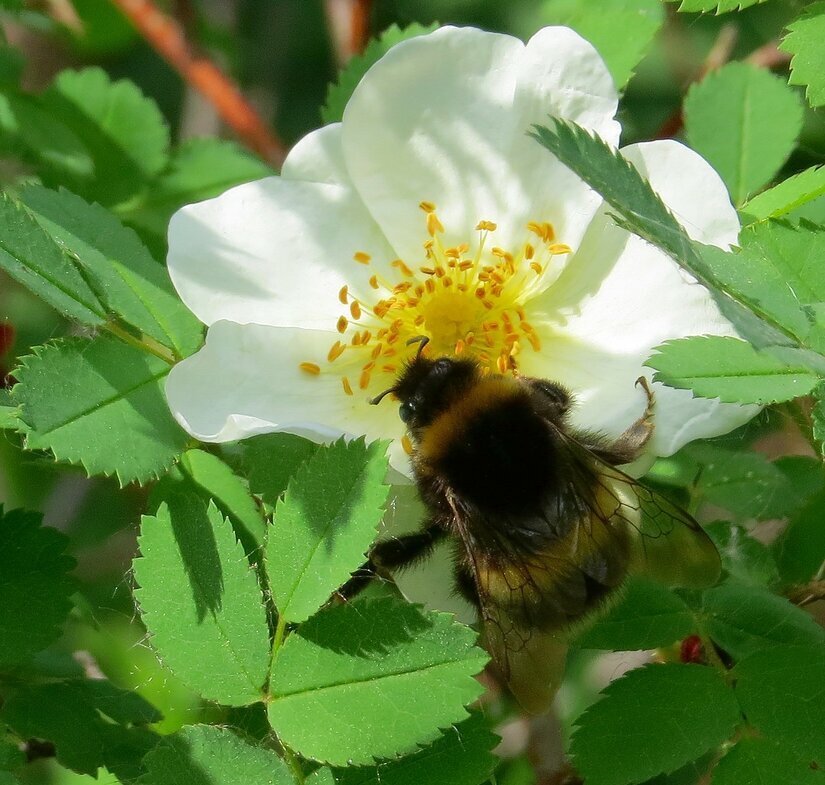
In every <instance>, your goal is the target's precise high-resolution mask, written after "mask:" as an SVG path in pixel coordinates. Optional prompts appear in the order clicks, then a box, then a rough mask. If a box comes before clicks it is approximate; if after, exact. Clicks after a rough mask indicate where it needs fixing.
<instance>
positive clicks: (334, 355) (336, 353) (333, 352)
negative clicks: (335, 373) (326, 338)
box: [327, 341, 347, 362]
mask: <svg viewBox="0 0 825 785" xmlns="http://www.w3.org/2000/svg"><path fill="white" fill-rule="evenodd" d="M346 348H347V347H346V346H345V345H344V344H342V343H341V342H340V341H336V342H335V343H334V344H332V347H331V348H330V350H329V352H328V353H327V362H335V360H337V359H338V358H339V357H340V356H341V355H342V354H343V353H344V349H346Z"/></svg>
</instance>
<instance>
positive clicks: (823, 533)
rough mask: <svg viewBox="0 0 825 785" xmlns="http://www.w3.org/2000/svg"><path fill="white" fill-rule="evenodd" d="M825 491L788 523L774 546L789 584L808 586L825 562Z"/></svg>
mask: <svg viewBox="0 0 825 785" xmlns="http://www.w3.org/2000/svg"><path fill="white" fill-rule="evenodd" d="M824 511H825V491H820V492H819V493H817V494H816V495H815V496H813V497H811V499H810V500H809V501H808V503H807V504H805V506H803V507H802V508H801V509H800V510H799V511H798V512H796V513H795V514H794V515H793V517H792V518H791V519H790V521H789V522H788V526H787V527H786V529H785V531H783V532H782V534H780V535H779V537H778V538H777V540H776V542H775V543H774V544H773V552H774V556H775V558H776V563H777V566H778V567H779V572H780V574H781V575H782V579H783V580H784V581H785V582H786V583H789V584H793V583H805V582H807V581H809V580H811V578H813V576H814V575H815V574H816V573H817V572H818V571H819V570H820V568H821V567H822V564H823V563H825V526H823V512H824Z"/></svg>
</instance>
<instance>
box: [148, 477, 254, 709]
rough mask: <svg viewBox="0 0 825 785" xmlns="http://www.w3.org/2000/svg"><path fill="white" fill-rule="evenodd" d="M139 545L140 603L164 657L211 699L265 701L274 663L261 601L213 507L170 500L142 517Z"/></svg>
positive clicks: (189, 499)
mask: <svg viewBox="0 0 825 785" xmlns="http://www.w3.org/2000/svg"><path fill="white" fill-rule="evenodd" d="M138 546H139V548H140V553H141V557H140V558H139V559H136V560H135V562H134V572H135V578H136V580H137V582H138V584H139V585H140V588H139V589H137V590H136V591H135V598H136V600H137V602H138V604H139V605H140V608H141V612H142V614H143V619H144V622H145V624H146V626H147V628H148V630H149V633H150V635H151V641H152V644H153V646H154V647H155V649H156V650H157V652H158V654H159V655H160V658H161V660H162V661H163V662H164V663H165V664H166V665H167V666H168V667H169V668H170V669H171V670H172V671H173V672H174V673H175V674H176V675H177V676H178V677H179V678H180V679H181V681H183V682H184V683H186V684H187V685H189V686H190V687H192V688H193V689H194V690H196V691H198V692H199V693H200V694H201V695H202V696H203V697H204V698H206V699H207V700H213V701H217V702H218V703H225V704H228V705H230V706H243V705H245V704H247V703H254V702H255V701H258V700H260V699H261V697H262V688H263V685H264V682H265V680H266V673H267V667H268V664H269V634H268V630H267V623H266V613H265V610H264V604H263V597H262V596H261V590H260V588H259V586H258V581H257V579H256V577H255V573H254V572H253V571H252V570H251V569H250V567H249V564H248V563H247V560H246V558H245V556H244V552H243V549H242V548H241V546H240V544H239V543H238V542H237V541H236V540H235V535H234V533H233V531H232V527H231V526H230V525H229V524H228V522H227V521H225V520H224V518H223V516H222V515H221V514H220V512H218V510H217V508H216V507H215V505H214V504H212V503H210V504H209V507H208V508H207V507H206V505H205V504H204V503H203V502H202V501H201V499H200V498H198V497H197V496H194V495H191V494H183V493H181V494H177V495H173V496H172V497H170V499H169V501H168V504H166V503H165V504H162V505H161V507H160V509H159V510H158V512H157V515H156V516H154V517H150V516H144V518H143V526H142V528H141V535H140V538H139V539H138Z"/></svg>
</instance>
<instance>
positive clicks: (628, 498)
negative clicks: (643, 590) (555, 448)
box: [557, 431, 722, 589]
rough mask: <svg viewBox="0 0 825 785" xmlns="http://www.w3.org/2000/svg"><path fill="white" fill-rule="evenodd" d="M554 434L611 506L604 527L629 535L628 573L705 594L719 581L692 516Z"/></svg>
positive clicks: (717, 565) (715, 557) (715, 556)
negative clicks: (615, 528) (704, 592)
mask: <svg viewBox="0 0 825 785" xmlns="http://www.w3.org/2000/svg"><path fill="white" fill-rule="evenodd" d="M557 432H558V433H559V434H560V435H561V437H562V439H563V440H564V441H565V442H566V443H567V446H568V447H569V448H570V451H571V454H572V455H573V456H574V457H575V461H574V462H575V464H576V465H577V467H578V468H579V472H580V473H582V472H583V471H584V469H585V467H586V466H587V465H588V464H589V466H590V467H591V468H590V469H589V472H590V474H591V476H592V475H593V472H595V476H596V478H597V479H596V482H597V483H598V486H599V489H600V490H601V491H602V492H603V494H608V495H609V496H610V497H611V498H612V499H614V500H615V510H614V511H613V512H612V514H610V516H609V518H610V519H609V525H610V526H612V527H618V526H622V527H624V528H625V530H626V531H627V532H628V533H629V534H630V541H631V547H632V553H631V562H630V565H629V569H630V570H631V571H632V572H640V573H644V574H645V575H648V576H650V577H651V578H653V579H654V580H657V581H659V582H660V583H664V584H666V585H668V586H682V587H686V588H697V589H698V588H706V587H708V586H713V585H714V584H715V583H716V582H717V581H718V580H719V576H720V573H721V570H722V563H721V560H720V558H719V552H718V551H717V550H716V546H715V545H714V544H713V541H712V540H711V539H710V537H708V535H707V534H706V533H705V532H704V530H703V529H702V527H701V526H700V525H699V524H698V523H697V522H696V521H695V520H694V519H693V517H692V516H691V515H689V514H688V513H687V512H685V511H684V510H683V509H681V508H680V507H679V506H678V505H676V504H674V503H673V502H671V501H670V500H669V499H667V498H666V497H664V496H662V495H661V494H659V493H656V491H653V490H651V489H650V488H648V487H647V486H645V485H643V484H642V483H641V482H639V481H638V480H636V479H634V478H633V477H631V476H630V475H628V474H625V473H624V472H623V471H620V470H619V469H617V468H616V467H615V466H611V465H610V464H608V463H606V462H605V461H603V460H601V459H600V458H599V457H598V456H597V455H595V454H594V453H593V452H592V451H591V450H589V449H588V448H587V447H585V446H584V445H582V444H580V443H579V442H578V441H576V440H575V439H574V438H573V437H571V436H570V435H569V434H565V433H563V432H561V431H557ZM585 481H586V480H585V479H584V478H583V479H582V480H581V482H585ZM604 511H605V512H607V510H604Z"/></svg>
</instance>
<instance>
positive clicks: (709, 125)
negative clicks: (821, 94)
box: [684, 63, 802, 204]
mask: <svg viewBox="0 0 825 785" xmlns="http://www.w3.org/2000/svg"><path fill="white" fill-rule="evenodd" d="M684 112H685V130H686V132H687V138H688V142H689V143H690V146H691V147H692V148H693V149H694V150H696V152H698V153H699V154H700V155H701V156H702V157H703V158H705V159H706V160H707V161H708V162H709V163H710V164H711V166H713V168H714V169H715V170H716V171H717V172H719V174H720V175H721V176H722V179H723V180H724V181H725V184H726V185H727V186H728V190H729V191H730V194H731V197H732V198H733V201H734V203H735V204H741V203H742V202H743V201H744V200H745V199H746V198H747V196H748V195H750V194H752V193H753V192H754V191H755V190H756V189H757V188H759V187H760V186H762V185H764V184H765V183H766V182H768V181H769V180H770V179H771V178H772V177H773V176H774V175H775V174H776V172H777V171H778V170H779V167H780V166H782V164H783V163H784V162H785V159H786V158H787V157H788V156H789V155H790V153H791V151H792V150H793V148H794V146H795V145H796V138H797V136H798V135H799V132H800V130H801V129H802V104H801V102H800V100H799V98H797V96H796V93H794V91H793V90H791V89H790V88H789V87H788V85H787V84H786V83H785V82H784V81H783V80H782V79H780V78H779V77H776V76H774V75H773V74H771V73H770V71H767V70H765V69H764V68H757V67H756V66H753V65H748V64H746V63H728V64H727V65H725V66H723V67H722V68H719V69H718V70H716V71H713V72H711V73H710V74H708V75H707V76H706V77H705V78H704V79H703V80H702V81H701V82H697V83H695V84H694V85H693V86H691V88H690V90H689V91H688V94H687V97H686V98H685V105H684Z"/></svg>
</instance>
